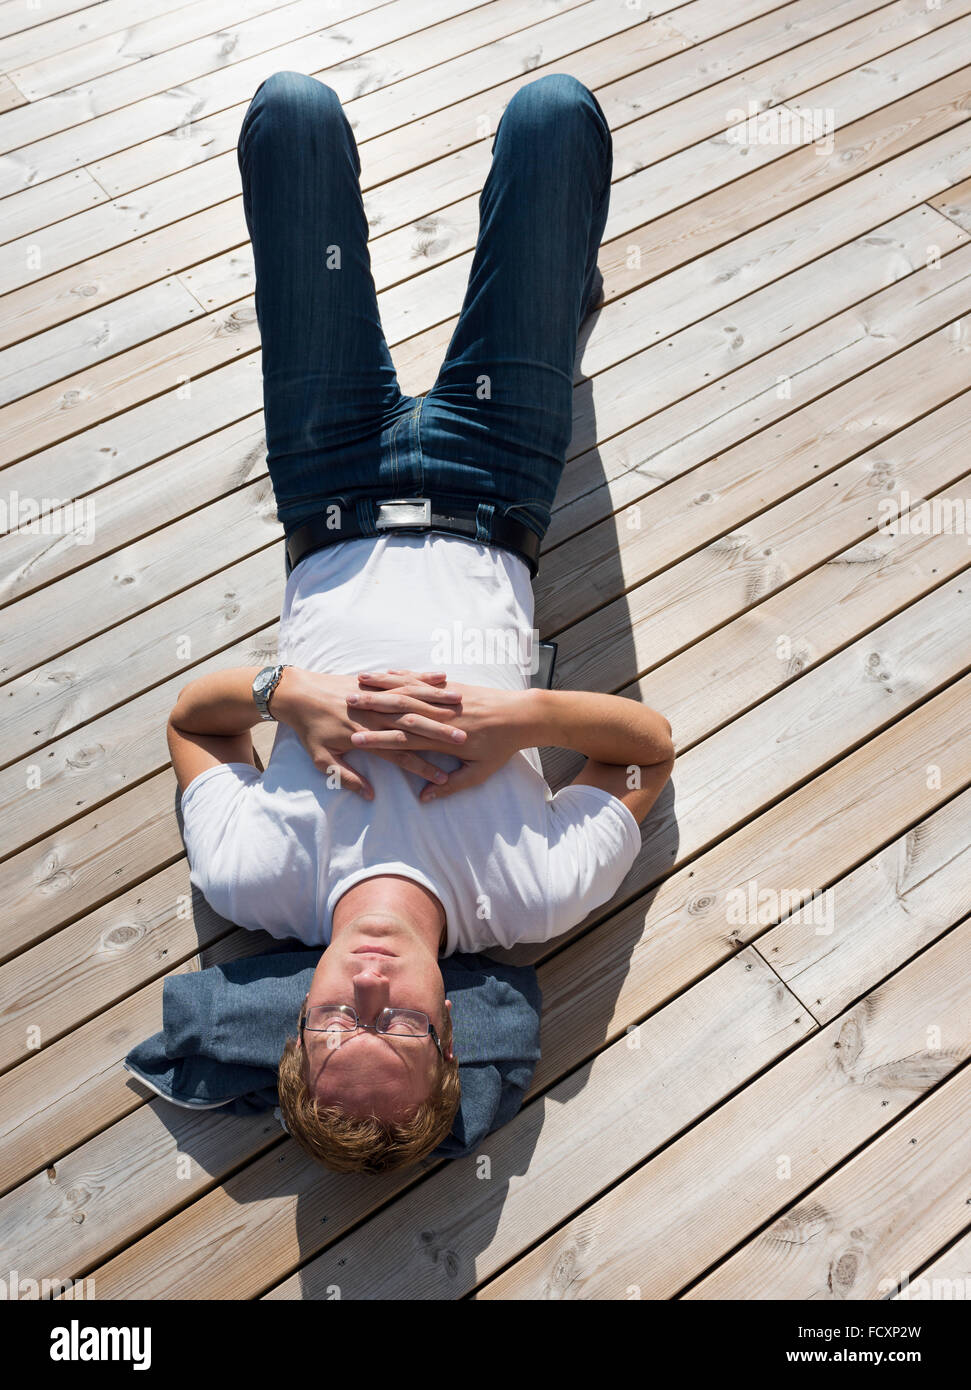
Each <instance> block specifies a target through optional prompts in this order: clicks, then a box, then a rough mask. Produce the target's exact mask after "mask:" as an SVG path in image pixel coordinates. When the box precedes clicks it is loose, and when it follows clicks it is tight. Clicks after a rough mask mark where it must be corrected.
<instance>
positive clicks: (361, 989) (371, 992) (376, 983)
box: [353, 966, 390, 1023]
mask: <svg viewBox="0 0 971 1390" xmlns="http://www.w3.org/2000/svg"><path fill="white" fill-rule="evenodd" d="M353 983H354V1007H355V1008H356V1009H357V1011H358V1013H359V1014H360V1015H361V1018H362V1019H363V1020H364V1022H365V1023H373V1022H374V1019H375V1015H377V1014H379V1013H380V1012H381V1010H382V1009H384V1008H386V1007H387V1003H388V992H389V990H390V982H389V981H388V980H386V979H385V977H384V976H383V975H381V974H379V973H378V971H377V970H376V969H375V968H374V967H373V966H368V967H367V969H365V970H361V971H360V972H359V973H358V974H357V975H355V976H354V981H353Z"/></svg>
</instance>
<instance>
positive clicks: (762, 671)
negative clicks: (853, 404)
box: [551, 474, 971, 789]
mask: <svg viewBox="0 0 971 1390" xmlns="http://www.w3.org/2000/svg"><path fill="white" fill-rule="evenodd" d="M969 483H971V475H967V474H966V475H965V476H964V478H963V479H962V480H960V485H961V486H962V487H963V488H965V489H967V488H968V486H969ZM962 552H963V553H962ZM969 558H971V557H969V556H968V554H967V540H966V537H964V536H962V535H960V534H954V533H952V534H948V535H939V536H935V537H934V538H933V539H931V540H930V541H928V539H927V537H920V536H901V535H897V536H890V535H882V534H881V535H871V536H869V537H867V538H866V539H864V540H862V541H860V542H858V543H857V544H855V545H851V546H850V547H848V548H847V549H846V550H841V551H839V552H838V553H837V554H836V555H832V556H830V557H829V559H827V560H825V561H824V562H823V564H822V565H820V566H819V567H818V568H816V569H813V570H810V572H809V573H808V574H806V575H804V576H803V577H802V578H801V579H797V580H796V581H795V582H794V583H792V584H791V585H790V586H789V587H787V588H784V589H783V590H782V591H781V592H778V593H775V594H772V595H771V596H770V597H769V598H767V599H765V600H763V601H762V602H761V603H759V604H758V605H756V607H754V608H750V609H748V610H746V611H745V612H744V613H740V614H739V615H738V616H737V617H735V618H733V619H732V620H731V621H729V622H726V623H725V624H724V625H723V626H721V627H719V628H717V629H716V630H715V631H714V632H712V633H710V634H709V636H707V637H704V638H702V639H701V640H699V641H696V642H694V643H693V644H692V645H691V646H689V647H688V648H687V649H686V650H685V651H683V652H680V653H679V654H678V655H677V656H675V657H673V658H671V659H670V660H669V661H665V662H664V663H663V665H661V666H659V667H656V668H655V669H654V670H652V671H651V672H649V674H648V675H646V676H644V677H643V678H642V679H641V680H639V681H635V682H634V683H633V684H631V685H630V686H628V687H626V688H625V690H624V691H623V692H622V693H623V694H625V695H627V696H628V697H630V698H632V699H640V700H643V701H645V702H649V703H651V704H652V705H653V706H654V707H656V708H657V709H662V710H665V711H667V713H668V715H669V717H670V716H673V717H674V719H675V720H676V723H677V729H676V732H677V739H678V747H679V748H681V749H682V750H684V749H686V748H689V747H690V746H691V745H692V744H694V743H696V742H697V741H698V740H699V739H701V738H703V737H704V736H705V735H706V734H707V733H710V732H711V731H712V730H713V729H717V728H719V727H720V726H721V725H723V724H725V723H727V722H728V721H729V720H730V719H734V718H735V717H737V716H738V715H739V714H741V713H742V712H743V711H744V710H747V709H750V708H752V706H754V705H755V704H757V703H758V702H759V701H760V700H764V699H765V698H766V697H767V696H769V695H770V694H771V693H772V691H773V690H778V689H779V688H780V687H781V686H783V685H787V684H788V683H789V682H790V681H792V680H794V679H796V678H798V677H799V676H800V675H801V674H802V673H803V672H804V671H807V670H809V669H810V668H812V667H814V666H816V665H818V663H819V662H820V661H824V660H825V659H826V658H827V657H829V656H832V655H833V654H834V653H835V652H837V651H839V650H840V648H841V647H843V646H844V645H845V644H846V643H847V642H850V641H852V640H854V639H855V638H856V637H857V636H858V635H859V634H861V633H862V632H864V631H866V630H868V629H869V628H872V627H873V626H875V625H876V624H877V623H878V622H880V621H882V620H883V619H885V618H888V617H890V616H891V615H892V614H894V613H898V612H900V611H901V609H903V608H904V607H906V606H907V604H908V603H912V602H913V601H914V599H916V598H917V597H918V596H919V595H920V594H922V593H927V592H929V591H930V590H931V589H933V588H936V587H937V585H939V584H941V583H943V581H944V580H945V579H948V578H950V577H952V576H954V575H958V574H963V573H964V571H965V570H966V568H967V563H968V559H969ZM554 766H555V768H556V770H557V772H559V770H560V767H561V763H560V761H559V759H557V760H555V762H554V761H553V760H551V768H552V767H554ZM952 789H953V788H952Z"/></svg>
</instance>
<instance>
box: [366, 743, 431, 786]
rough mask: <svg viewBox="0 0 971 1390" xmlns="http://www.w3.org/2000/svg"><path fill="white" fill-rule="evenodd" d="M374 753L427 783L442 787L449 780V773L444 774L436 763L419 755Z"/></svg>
mask: <svg viewBox="0 0 971 1390" xmlns="http://www.w3.org/2000/svg"><path fill="white" fill-rule="evenodd" d="M372 751H373V752H375V753H376V755H377V756H378V757H379V758H386V759H387V760H388V762H392V763H395V764H397V766H398V767H400V768H403V769H404V771H405V772H413V773H414V774H415V776H416V777H423V778H424V779H425V781H426V782H434V783H435V784H436V785H440V784H441V783H443V782H445V781H446V780H447V779H448V773H447V772H443V771H442V769H441V768H440V767H436V766H435V764H434V763H430V762H428V761H427V760H426V759H425V758H423V757H421V756H420V755H419V754H418V753H382V752H379V751H378V750H377V749H373V750H372Z"/></svg>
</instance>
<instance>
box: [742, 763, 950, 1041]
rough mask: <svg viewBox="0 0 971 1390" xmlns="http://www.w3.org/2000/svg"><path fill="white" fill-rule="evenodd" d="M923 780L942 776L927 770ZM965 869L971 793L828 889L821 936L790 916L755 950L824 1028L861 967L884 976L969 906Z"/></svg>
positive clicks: (806, 916) (804, 919)
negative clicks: (829, 914)
mask: <svg viewBox="0 0 971 1390" xmlns="http://www.w3.org/2000/svg"><path fill="white" fill-rule="evenodd" d="M927 775H928V778H929V779H935V778H937V777H940V778H941V779H943V778H944V776H945V775H946V773H945V770H944V769H934V768H930V769H928V772H927ZM969 871H971V793H968V792H962V793H961V794H959V795H958V796H956V797H955V798H954V800H953V801H949V802H948V803H947V804H946V805H945V806H942V807H941V809H940V810H939V811H936V812H935V813H934V815H933V816H930V817H929V818H928V819H927V820H925V821H921V822H920V824H918V825H916V826H914V828H913V829H912V830H909V831H908V832H907V834H906V835H905V836H902V837H901V838H900V839H898V840H895V841H894V842H893V844H891V845H888V846H887V848H886V849H884V850H881V852H880V853H879V854H877V855H874V856H873V858H872V859H869V860H867V862H866V863H865V864H863V865H861V867H860V868H859V869H857V870H856V871H855V873H852V874H850V875H849V877H848V878H845V879H842V880H841V881H840V882H839V883H838V884H837V885H836V887H835V888H834V889H833V894H832V899H831V902H830V904H829V906H831V910H832V918H831V920H832V928H831V930H829V931H825V930H822V931H821V930H820V929H819V924H818V923H814V922H813V920H812V918H813V912H812V911H811V910H807V911H803V912H802V913H800V912H798V911H797V912H796V913H794V914H793V915H792V916H791V917H788V918H786V920H785V921H783V922H780V923H779V925H778V926H777V927H773V929H772V930H771V931H770V932H768V933H767V934H766V935H765V936H764V937H762V938H761V940H760V941H759V946H758V949H759V951H760V953H761V954H762V955H763V956H764V957H765V959H766V960H767V961H768V962H769V964H770V965H771V966H772V968H773V970H775V971H776V973H777V974H778V975H780V976H781V977H782V979H784V980H785V981H786V983H787V984H788V986H789V988H790V989H791V990H792V992H793V993H794V994H795V995H796V996H797V997H798V998H799V999H801V1000H802V1001H803V1003H804V1004H805V1005H806V1007H807V1008H809V1009H810V1010H811V1011H812V1014H813V1017H814V1018H817V1019H818V1020H819V1021H820V1023H827V1022H829V1020H830V1019H831V1018H835V1017H836V1015H837V1014H838V1013H841V1012H842V1010H843V1009H845V1008H847V1007H848V1006H849V1005H850V1003H851V1002H852V1001H853V998H854V994H853V986H854V982H855V981H856V980H857V979H858V978H859V976H860V971H861V968H862V967H863V965H864V964H865V965H866V966H867V967H868V968H869V969H870V970H871V971H873V973H874V974H876V975H882V974H886V975H889V974H891V973H892V972H893V971H894V970H896V969H897V968H898V967H899V966H900V965H901V964H902V963H903V962H904V961H905V960H909V959H910V957H911V956H913V955H915V954H916V952H917V951H919V950H921V949H922V948H923V947H924V946H926V945H927V943H928V942H929V941H932V940H934V939H935V938H936V937H937V936H938V935H939V934H940V933H941V931H942V930H944V929H945V928H946V927H947V926H949V925H950V924H951V923H952V922H955V921H957V920H958V919H959V918H960V917H961V916H962V915H963V914H964V913H966V912H967V911H968V910H969V908H971V900H969V898H968V877H969ZM827 925H828V923H827Z"/></svg>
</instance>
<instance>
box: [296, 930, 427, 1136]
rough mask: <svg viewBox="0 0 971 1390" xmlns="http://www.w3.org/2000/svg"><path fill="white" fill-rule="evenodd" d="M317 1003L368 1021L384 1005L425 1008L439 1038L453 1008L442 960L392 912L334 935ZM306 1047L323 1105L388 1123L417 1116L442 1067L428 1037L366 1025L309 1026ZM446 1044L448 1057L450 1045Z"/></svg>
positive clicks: (316, 989) (310, 1002)
mask: <svg viewBox="0 0 971 1390" xmlns="http://www.w3.org/2000/svg"><path fill="white" fill-rule="evenodd" d="M316 1004H349V1005H351V1007H352V1008H354V1009H355V1010H356V1011H357V1014H358V1017H359V1018H360V1020H361V1022H362V1023H369V1024H373V1023H375V1022H376V1020H377V1017H378V1015H379V1014H380V1013H381V1010H382V1009H386V1008H401V1009H420V1010H421V1012H422V1013H425V1014H427V1015H428V1017H429V1019H430V1020H431V1022H432V1024H433V1025H434V1027H435V1031H436V1032H437V1033H438V1035H439V1037H440V1038H441V1035H442V1032H443V1028H444V1023H445V1017H446V1010H447V1009H448V1010H450V1009H451V1003H450V1002H449V1001H448V1000H446V998H445V988H444V985H443V982H442V972H441V970H440V969H439V966H438V962H437V960H436V959H435V957H434V956H433V955H432V954H431V952H430V951H429V950H428V948H427V946H426V945H425V944H424V943H423V942H422V941H421V939H420V938H419V937H417V936H416V934H415V932H414V931H413V929H412V928H411V927H410V926H409V925H408V924H407V923H406V922H404V921H402V920H401V919H398V918H395V917H394V916H392V915H390V914H387V913H371V914H367V915H365V916H362V917H360V918H357V919H355V921H353V922H350V923H348V924H347V925H346V926H344V927H343V928H342V930H341V931H340V933H339V934H335V939H334V940H333V941H332V942H331V944H330V946H328V948H327V950H326V951H325V952H324V954H323V955H322V956H321V958H320V962H319V964H318V966H317V969H316V971H315V972H314V978H313V980H312V981H311V985H310V990H309V993H308V994H307V999H306V1003H305V1006H304V1009H305V1011H306V1010H307V1009H311V1008H313V1007H314V1005H316ZM335 1043H336V1044H337V1045H336V1046H335V1045H334V1044H335ZM303 1046H304V1049H305V1053H306V1067H307V1084H308V1086H309V1087H310V1090H311V1091H312V1092H313V1093H314V1095H315V1096H316V1097H317V1099H318V1100H319V1101H320V1103H321V1104H322V1105H339V1106H340V1108H341V1109H342V1110H343V1111H344V1112H345V1113H347V1114H351V1115H377V1116H378V1118H379V1119H383V1120H395V1119H398V1120H401V1119H404V1118H406V1117H407V1116H408V1115H409V1114H411V1113H413V1112H414V1110H415V1109H416V1108H417V1106H418V1105H420V1104H421V1102H422V1101H423V1100H425V1099H426V1098H427V1096H428V1094H429V1092H430V1090H431V1088H432V1085H433V1083H434V1080H435V1078H436V1076H437V1075H438V1069H439V1066H440V1062H439V1056H438V1048H437V1047H436V1046H435V1043H434V1040H433V1039H432V1037H431V1036H430V1035H429V1036H428V1037H426V1038H402V1037H396V1036H387V1035H384V1034H379V1033H375V1032H372V1031H369V1030H366V1029H363V1028H361V1029H358V1031H357V1032H355V1033H351V1034H350V1036H348V1037H343V1036H342V1035H341V1034H335V1033H315V1032H311V1031H309V1030H306V1029H305V1030H304V1034H303ZM443 1049H445V1054H446V1056H449V1055H450V1053H449V1050H448V1049H447V1048H445V1045H444V1043H443Z"/></svg>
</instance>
